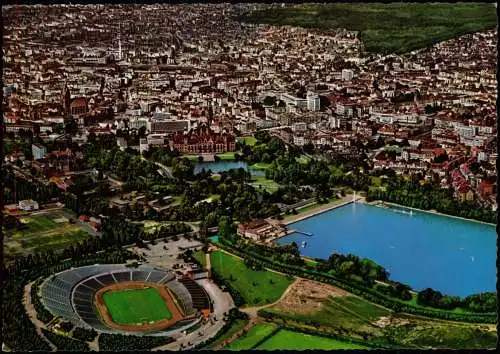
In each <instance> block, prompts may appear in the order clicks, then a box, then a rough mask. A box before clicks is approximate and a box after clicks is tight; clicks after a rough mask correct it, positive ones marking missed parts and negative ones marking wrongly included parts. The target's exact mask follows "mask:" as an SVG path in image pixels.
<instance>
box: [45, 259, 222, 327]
mask: <svg viewBox="0 0 500 354" xmlns="http://www.w3.org/2000/svg"><path fill="white" fill-rule="evenodd" d="M41 294H42V302H43V303H44V305H45V307H46V308H47V309H48V310H49V311H50V312H52V314H53V315H55V316H59V317H62V318H64V319H66V320H68V321H70V322H72V323H73V324H75V325H76V326H80V327H85V328H89V329H90V328H93V329H95V330H96V331H98V332H101V333H122V334H135V335H155V336H163V335H170V334H173V333H174V332H181V331H184V330H186V329H188V328H190V327H192V326H194V325H196V324H197V323H198V322H199V321H200V320H201V319H202V318H203V317H207V316H209V314H210V312H211V311H212V305H211V300H210V297H209V296H208V294H207V292H206V291H205V289H203V287H201V286H200V285H198V284H197V283H196V282H195V281H193V280H191V279H188V278H185V277H183V278H179V279H177V278H176V276H175V275H174V273H172V272H170V271H168V270H165V269H160V268H156V267H151V266H147V265H141V266H138V267H135V268H130V267H126V266H125V265H117V264H102V265H92V266H86V267H80V268H72V269H69V270H66V271H64V272H61V273H58V274H55V275H53V276H51V277H49V278H47V279H46V280H45V281H44V283H43V284H42V287H41Z"/></svg>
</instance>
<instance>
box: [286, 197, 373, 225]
mask: <svg viewBox="0 0 500 354" xmlns="http://www.w3.org/2000/svg"><path fill="white" fill-rule="evenodd" d="M364 200H365V199H364V197H361V196H356V197H354V194H348V195H346V196H345V197H342V198H340V199H337V200H334V201H332V202H330V203H326V204H319V205H317V207H315V208H313V209H311V210H307V211H304V212H300V211H299V214H297V215H288V216H287V217H286V218H285V219H284V220H283V223H284V224H285V225H290V224H293V223H296V222H298V221H302V220H304V219H307V218H310V217H313V216H316V215H319V214H322V213H325V212H327V211H329V210H333V209H336V208H340V207H343V206H344V205H347V204H350V203H353V202H364ZM304 208H309V206H305V207H304Z"/></svg>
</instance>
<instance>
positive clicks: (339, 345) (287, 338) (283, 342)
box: [255, 329, 367, 350]
mask: <svg viewBox="0 0 500 354" xmlns="http://www.w3.org/2000/svg"><path fill="white" fill-rule="evenodd" d="M255 349H258V350H283V349H284V350H312V349H324V350H333V349H367V347H363V346H361V345H359V344H352V343H348V342H341V341H338V340H335V339H332V338H326V337H322V336H313V335H310V334H305V333H300V332H294V331H290V330H286V329H281V330H279V331H278V332H277V333H276V334H275V335H273V336H272V337H271V338H269V339H267V340H266V341H265V342H264V343H262V344H260V345H259V346H258V347H257V348H255Z"/></svg>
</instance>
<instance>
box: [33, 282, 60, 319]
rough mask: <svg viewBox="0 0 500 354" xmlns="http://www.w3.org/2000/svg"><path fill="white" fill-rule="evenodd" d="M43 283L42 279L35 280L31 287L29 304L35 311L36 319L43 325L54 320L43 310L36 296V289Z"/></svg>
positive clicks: (52, 316) (50, 314) (48, 312)
mask: <svg viewBox="0 0 500 354" xmlns="http://www.w3.org/2000/svg"><path fill="white" fill-rule="evenodd" d="M42 282H43V278H40V279H37V280H36V281H35V282H34V283H33V285H32V286H31V303H32V304H33V307H34V308H35V311H36V317H37V318H38V319H39V320H40V321H42V322H43V323H49V322H50V321H52V320H53V319H54V315H52V313H51V312H50V311H49V310H47V309H46V308H45V306H44V305H43V304H42V301H41V300H40V296H38V289H39V288H40V285H41V284H42Z"/></svg>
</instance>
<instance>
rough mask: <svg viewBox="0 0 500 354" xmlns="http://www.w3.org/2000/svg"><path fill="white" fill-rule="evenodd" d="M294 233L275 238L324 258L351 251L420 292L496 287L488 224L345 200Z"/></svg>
mask: <svg viewBox="0 0 500 354" xmlns="http://www.w3.org/2000/svg"><path fill="white" fill-rule="evenodd" d="M289 228H290V229H292V230H297V231H303V232H309V233H312V234H313V236H311V237H308V236H305V235H301V234H298V233H294V234H291V235H289V236H286V237H283V238H281V239H278V240H277V241H276V242H277V243H280V244H290V243H292V242H294V241H295V242H296V243H297V245H299V247H300V246H301V243H302V241H306V242H307V245H306V247H305V248H300V251H301V253H302V255H304V256H307V257H311V258H321V259H327V258H328V257H329V256H330V255H331V254H332V253H334V252H337V253H341V254H348V253H352V254H354V255H356V256H359V257H362V258H368V259H371V260H373V261H375V262H376V263H378V264H380V265H381V266H383V267H384V268H385V269H386V270H388V271H389V273H390V279H391V280H395V281H399V282H402V283H405V284H408V285H410V286H411V287H412V288H413V289H415V290H417V291H419V290H422V289H425V288H433V289H435V290H439V291H441V292H442V293H444V294H448V295H457V296H467V295H470V294H473V293H479V292H485V291H496V251H497V247H496V235H497V234H496V231H495V227H494V226H492V225H487V224H481V223H477V222H471V221H466V220H461V219H456V218H452V217H446V216H440V215H434V214H430V213H425V212H415V211H414V212H413V215H408V214H403V213H398V212H395V211H393V210H390V209H383V208H379V207H375V206H371V205H366V204H348V205H346V206H343V207H340V208H337V209H333V210H330V211H328V212H325V213H322V214H319V215H316V216H313V217H310V218H308V219H304V220H302V221H298V222H296V223H293V224H290V225H289Z"/></svg>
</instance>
